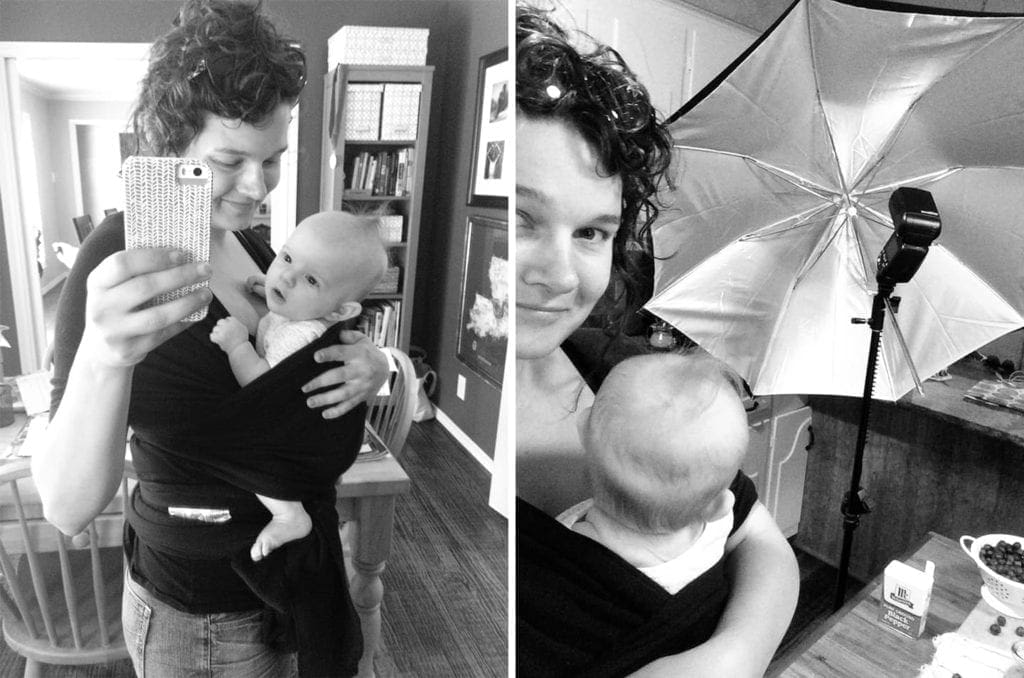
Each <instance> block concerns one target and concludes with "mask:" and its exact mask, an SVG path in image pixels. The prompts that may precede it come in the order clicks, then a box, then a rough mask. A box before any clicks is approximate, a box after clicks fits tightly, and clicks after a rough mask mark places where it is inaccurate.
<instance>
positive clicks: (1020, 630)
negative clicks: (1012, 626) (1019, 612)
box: [1014, 626, 1024, 636]
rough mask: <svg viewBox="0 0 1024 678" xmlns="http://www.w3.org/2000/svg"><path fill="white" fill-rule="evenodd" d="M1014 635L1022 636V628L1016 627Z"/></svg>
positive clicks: (1023, 633) (1023, 634) (1023, 628)
mask: <svg viewBox="0 0 1024 678" xmlns="http://www.w3.org/2000/svg"><path fill="white" fill-rule="evenodd" d="M1014 633H1016V634H1017V635H1018V636H1024V626H1018V627H1017V629H1016V630H1015V631H1014Z"/></svg>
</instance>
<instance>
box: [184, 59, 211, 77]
mask: <svg viewBox="0 0 1024 678" xmlns="http://www.w3.org/2000/svg"><path fill="white" fill-rule="evenodd" d="M205 70H206V59H200V60H199V63H198V64H196V67H195V68H194V69H193V70H192V72H191V73H189V74H188V75H187V76H186V77H185V79H186V80H188V81H189V82H191V81H193V80H195V79H196V78H197V77H199V76H200V75H202V73H203V71H205Z"/></svg>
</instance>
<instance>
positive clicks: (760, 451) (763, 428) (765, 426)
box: [741, 397, 772, 501]
mask: <svg viewBox="0 0 1024 678" xmlns="http://www.w3.org/2000/svg"><path fill="white" fill-rule="evenodd" d="M753 402H754V403H756V407H755V408H754V409H751V410H749V411H748V412H747V427H748V430H749V432H750V442H749V443H748V444H747V456H746V457H745V458H744V459H743V466H742V467H741V468H742V469H743V472H744V473H745V474H747V476H749V477H750V479H751V480H752V481H754V487H756V488H757V496H758V497H760V498H761V501H766V500H765V496H766V495H765V492H767V489H768V488H767V481H768V475H769V473H768V460H769V456H770V452H771V443H772V438H771V435H772V420H771V416H772V399H771V398H769V397H761V398H757V399H755V400H754V401H753Z"/></svg>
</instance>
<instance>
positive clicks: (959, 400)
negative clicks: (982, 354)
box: [896, 360, 1024, 447]
mask: <svg viewBox="0 0 1024 678" xmlns="http://www.w3.org/2000/svg"><path fill="white" fill-rule="evenodd" d="M949 373H950V376H951V377H952V378H951V379H950V380H949V381H942V382H939V381H930V380H929V381H925V382H924V392H925V395H923V396H922V395H920V394H919V393H918V392H917V390H916V389H915V390H913V391H911V392H910V393H909V394H908V395H906V396H904V397H903V398H901V399H900V400H899V401H897V403H896V406H897V407H903V408H907V409H910V410H921V411H924V412H928V413H930V414H932V415H934V416H936V417H938V418H940V419H943V420H945V421H948V422H951V423H953V424H957V425H960V426H963V427H965V428H967V429H969V430H973V431H977V432H980V433H984V434H986V435H990V436H993V437H995V438H1000V439H1002V440H1008V441H1010V442H1012V443H1015V444H1017V445H1019V446H1021V447H1024V412H1016V411H1014V410H1011V409H1008V408H1005V407H991V406H988V405H983V404H981V403H978V402H974V401H970V400H964V393H966V392H967V389H969V388H971V387H972V386H974V385H975V384H976V383H978V382H979V381H981V380H983V379H995V376H994V375H993V374H992V373H991V372H990V371H989V370H987V369H986V368H984V367H983V366H982V365H981V364H980V363H978V362H975V361H970V360H963V361H961V362H959V363H956V364H955V365H953V366H952V367H950V369H949Z"/></svg>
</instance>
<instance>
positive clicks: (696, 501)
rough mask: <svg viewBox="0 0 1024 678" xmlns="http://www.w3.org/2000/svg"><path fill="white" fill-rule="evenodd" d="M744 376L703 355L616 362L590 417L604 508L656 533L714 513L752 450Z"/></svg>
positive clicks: (590, 457) (586, 440) (594, 477)
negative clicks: (740, 390) (742, 394)
mask: <svg viewBox="0 0 1024 678" xmlns="http://www.w3.org/2000/svg"><path fill="white" fill-rule="evenodd" d="M737 383H738V378H736V377H735V376H734V375H733V374H732V372H731V371H730V370H729V368H728V367H726V366H725V365H723V364H722V363H721V362H719V361H717V360H715V359H714V358H712V357H710V356H707V355H703V354H698V353H689V354H678V353H668V354H665V353H660V354H652V355H643V356H637V357H634V358H629V359H627V360H624V361H623V362H621V363H619V364H618V365H616V366H615V368H614V369H612V371H611V372H610V373H609V374H608V377H607V378H606V379H605V381H604V383H603V385H602V386H601V389H600V391H599V392H598V393H597V396H596V397H595V399H594V405H593V407H592V408H591V409H590V411H589V412H588V413H587V415H586V416H585V417H584V418H583V421H582V422H581V424H580V433H581V437H582V439H583V447H584V449H585V450H586V456H587V474H588V477H589V479H590V483H591V488H592V490H593V495H594V503H595V505H596V506H597V508H599V509H600V510H602V511H604V512H605V513H606V514H608V515H609V516H611V517H613V518H615V519H616V520H617V521H619V522H620V523H622V524H623V525H626V526H627V527H630V528H632V529H635V530H637V531H639V532H643V533H646V534H663V533H670V532H677V531H678V530H680V529H682V528H683V527H685V526H687V525H689V524H691V523H693V522H694V521H697V520H701V519H705V520H706V519H709V518H710V517H711V515H710V513H711V512H713V511H714V509H715V507H716V506H719V505H720V504H719V502H718V501H716V500H717V499H718V498H720V497H721V496H722V494H723V492H724V491H725V490H726V489H727V488H728V486H729V484H730V482H731V481H732V479H733V478H734V477H735V475H736V471H737V470H738V469H739V467H740V464H741V463H742V462H743V457H744V455H745V454H746V451H747V437H748V434H747V416H746V413H745V412H744V409H743V405H742V403H741V402H740V398H739V395H738V394H737V392H736V386H735V384H737Z"/></svg>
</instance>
